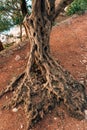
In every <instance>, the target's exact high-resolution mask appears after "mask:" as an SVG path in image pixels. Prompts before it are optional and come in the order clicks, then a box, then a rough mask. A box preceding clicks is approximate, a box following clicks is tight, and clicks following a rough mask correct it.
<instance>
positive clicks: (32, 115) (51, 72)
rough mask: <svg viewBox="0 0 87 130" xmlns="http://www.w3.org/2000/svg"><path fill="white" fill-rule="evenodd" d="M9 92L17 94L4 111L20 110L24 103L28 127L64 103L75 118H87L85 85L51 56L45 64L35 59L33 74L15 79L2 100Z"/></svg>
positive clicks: (2, 93) (1, 94)
mask: <svg viewBox="0 0 87 130" xmlns="http://www.w3.org/2000/svg"><path fill="white" fill-rule="evenodd" d="M27 74H28V75H27ZM29 77H30V79H29ZM9 91H13V97H12V99H11V101H10V102H9V103H8V105H5V106H4V107H3V108H14V107H18V106H19V105H20V103H22V104H23V105H24V110H25V113H26V116H27V119H28V122H27V128H29V127H30V126H32V124H34V123H36V122H37V121H38V120H40V119H42V118H43V117H44V115H45V114H46V113H48V112H49V110H51V109H53V108H54V107H55V105H57V104H58V103H60V102H61V100H62V101H63V102H64V104H65V106H66V107H67V110H68V111H69V113H70V114H71V115H72V116H74V117H76V118H78V119H83V118H84V109H85V106H86V104H87V103H86V95H85V88H84V86H83V85H82V84H80V83H78V82H77V81H75V80H74V78H73V77H72V76H71V75H70V73H68V72H67V71H65V70H63V69H62V67H61V66H60V65H59V64H57V62H55V61H54V60H53V59H52V58H50V56H46V57H45V60H44V62H41V61H40V60H36V59H35V60H34V61H33V62H32V64H31V67H30V71H29V73H23V74H21V75H20V76H19V77H18V78H17V79H14V80H13V81H12V83H11V84H10V85H9V86H8V87H7V88H6V89H5V90H3V91H2V92H1V93H0V97H2V96H3V95H4V94H6V93H7V92H9Z"/></svg>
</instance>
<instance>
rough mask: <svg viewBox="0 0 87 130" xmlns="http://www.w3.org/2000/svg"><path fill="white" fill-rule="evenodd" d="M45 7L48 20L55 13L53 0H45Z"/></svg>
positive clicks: (51, 18)
mask: <svg viewBox="0 0 87 130" xmlns="http://www.w3.org/2000/svg"><path fill="white" fill-rule="evenodd" d="M45 9H46V13H47V16H48V19H49V20H51V21H52V20H53V16H54V14H55V0H46V3H45Z"/></svg>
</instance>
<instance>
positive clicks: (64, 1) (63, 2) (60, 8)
mask: <svg viewBox="0 0 87 130" xmlns="http://www.w3.org/2000/svg"><path fill="white" fill-rule="evenodd" d="M73 1H74V0H60V3H59V4H58V6H57V7H56V10H55V15H54V19H55V18H56V17H57V16H58V15H59V14H60V12H62V11H63V10H64V8H65V7H66V6H67V5H69V4H71V3H72V2H73Z"/></svg>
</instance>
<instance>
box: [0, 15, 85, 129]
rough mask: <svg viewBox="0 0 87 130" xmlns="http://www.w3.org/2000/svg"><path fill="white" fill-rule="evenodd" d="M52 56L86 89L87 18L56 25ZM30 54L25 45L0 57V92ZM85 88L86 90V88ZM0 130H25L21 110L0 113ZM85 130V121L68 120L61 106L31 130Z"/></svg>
mask: <svg viewBox="0 0 87 130" xmlns="http://www.w3.org/2000/svg"><path fill="white" fill-rule="evenodd" d="M50 44H51V50H52V56H53V57H54V58H55V59H56V60H59V61H60V63H61V65H62V66H64V67H65V68H66V69H67V70H69V71H70V72H71V73H72V75H73V76H74V77H75V78H76V79H78V80H79V81H81V82H83V81H85V84H86V85H87V14H84V15H83V16H78V17H76V18H69V19H68V20H66V21H65V22H62V23H61V24H59V25H56V26H54V27H53V29H52V33H51V40H50ZM28 51H29V44H28V41H26V42H24V43H20V44H19V45H18V46H16V47H11V48H9V49H8V50H5V51H2V52H1V53H0V91H1V90H2V89H3V88H6V86H7V85H8V84H9V83H10V81H11V79H12V77H15V76H17V75H18V74H20V73H21V72H22V71H23V70H24V69H25V67H26V63H27V58H28V57H27V56H28ZM86 87H87V86H86ZM11 96H12V94H7V95H5V96H4V97H3V98H2V99H1V100H0V108H1V106H2V105H3V104H5V103H7V102H8V100H10V98H11ZM0 117H1V118H0V130H26V116H25V114H24V111H23V108H22V107H20V108H19V109H18V111H17V112H12V110H4V111H2V110H0ZM70 129H71V130H87V120H82V121H78V120H77V119H75V118H72V117H70V116H69V115H68V114H67V112H66V110H65V108H64V106H61V107H56V108H55V109H54V110H53V111H52V112H50V113H49V114H47V115H46V116H45V117H44V119H43V120H41V121H40V122H39V123H37V124H36V125H35V126H34V127H33V128H32V130H70Z"/></svg>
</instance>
